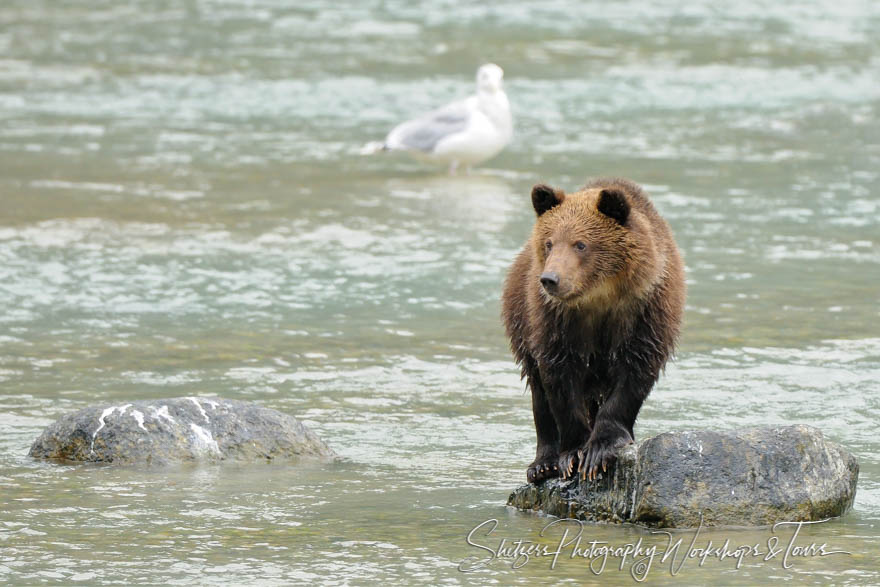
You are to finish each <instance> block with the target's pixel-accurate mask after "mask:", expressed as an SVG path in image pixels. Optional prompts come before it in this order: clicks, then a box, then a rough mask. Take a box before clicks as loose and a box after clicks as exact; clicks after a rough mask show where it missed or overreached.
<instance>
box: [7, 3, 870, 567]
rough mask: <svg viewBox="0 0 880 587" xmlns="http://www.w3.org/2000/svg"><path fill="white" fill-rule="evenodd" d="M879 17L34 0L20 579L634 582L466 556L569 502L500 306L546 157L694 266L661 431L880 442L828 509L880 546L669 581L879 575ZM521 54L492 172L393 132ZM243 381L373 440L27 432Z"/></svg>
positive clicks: (19, 472) (22, 9)
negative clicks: (546, 477) (133, 464)
mask: <svg viewBox="0 0 880 587" xmlns="http://www.w3.org/2000/svg"><path fill="white" fill-rule="evenodd" d="M878 49H880V8H878V5H877V4H876V3H871V2H869V1H868V0H852V1H847V0H836V1H834V2H831V1H817V2H811V3H809V4H807V5H803V6H796V7H794V6H785V5H784V3H782V4H780V3H768V2H760V1H756V0H749V1H745V2H740V3H736V5H735V6H734V5H730V6H727V5H721V4H713V3H703V4H700V3H697V4H695V3H693V2H675V1H671V0H668V1H664V2H652V3H647V2H623V3H617V4H607V3H599V2H582V3H577V4H573V3H572V4H570V3H564V2H545V3H540V4H539V5H532V4H529V3H524V2H506V3H496V4H494V5H493V6H492V7H488V6H485V7H477V6H470V5H466V4H465V3H458V2H446V3H442V4H436V3H427V2H426V3H421V4H419V3H407V2H357V3H355V2H342V3H339V2H337V3H332V2H326V1H314V2H297V3H295V4H293V5H290V4H288V3H285V2H281V1H280V0H256V1H248V2H245V1H243V0H225V1H220V0H217V1H208V0H204V1H195V0H193V1H186V2H146V1H139V2H128V3H117V2H109V1H106V0H99V1H95V2H48V1H45V0H44V1H39V0H37V1H35V0H28V1H23V0H7V1H6V2H4V3H3V5H2V6H0V307H2V308H3V310H2V312H0V324H2V326H0V430H2V432H3V434H2V435H0V504H2V509H0V581H8V582H10V583H28V584H30V583H36V582H41V581H48V582H52V581H62V582H65V583H75V582H82V583H92V582H121V583H134V582H148V583H167V584H181V583H218V584H236V583H238V584H240V583H243V582H260V583H263V584H289V583H302V582H320V583H326V584H343V583H372V582H386V583H387V582H390V583H407V582H414V583H415V582H422V583H431V584H440V583H467V582H475V583H480V584H484V583H491V582H498V583H502V584H507V583H514V582H522V583H530V582H533V581H535V580H536V579H547V578H551V579H553V580H557V581H570V582H573V583H576V582H584V581H586V582H589V581H591V580H599V579H601V580H603V581H610V582H619V583H621V584H626V583H630V582H631V581H632V579H631V578H630V576H629V574H628V573H629V568H628V567H626V568H624V569H623V570H622V571H621V570H618V568H617V567H616V566H614V565H610V566H613V568H608V569H606V570H605V571H604V572H603V573H602V576H601V577H596V576H594V575H592V574H591V573H590V571H589V569H588V567H587V566H586V564H585V563H584V562H582V561H578V560H565V561H561V562H560V564H559V565H558V566H557V567H556V568H555V569H553V570H551V569H550V568H549V565H548V564H547V562H546V561H532V562H530V563H529V564H528V565H526V566H524V567H522V568H520V569H516V570H514V569H512V568H511V566H510V564H509V563H505V562H502V561H496V562H494V563H493V564H492V565H490V566H489V568H488V569H483V570H480V571H479V572H477V573H476V574H474V575H465V574H462V573H460V572H459V571H458V569H457V565H458V564H459V562H460V561H462V560H463V559H464V558H465V557H468V556H471V555H475V554H477V555H478V554H481V552H480V551H478V550H476V549H474V548H473V547H469V546H468V545H467V544H466V543H465V536H466V535H467V533H468V531H469V530H470V529H471V528H473V527H474V526H475V525H477V524H478V523H480V522H482V521H484V520H487V519H492V518H496V519H498V520H499V527H498V530H497V531H496V533H495V534H493V537H499V538H500V537H502V536H504V537H508V538H512V539H516V538H523V539H527V540H530V539H532V540H536V539H537V535H538V533H539V532H540V530H541V528H542V527H543V526H544V525H545V524H546V523H547V521H548V520H547V519H546V518H541V517H536V516H531V515H525V514H521V513H517V512H512V511H509V510H507V509H506V508H505V507H504V505H503V504H504V502H505V500H506V497H507V494H508V493H509V491H510V490H512V489H513V488H514V487H515V486H516V485H517V484H519V483H520V482H521V481H522V480H523V479H524V469H525V465H526V464H527V463H528V462H529V461H530V459H531V456H532V453H533V450H534V449H533V437H534V430H533V426H532V423H531V413H530V401H529V398H528V395H526V394H524V393H523V385H522V384H521V382H520V381H519V378H518V375H517V369H516V367H515V366H514V365H513V363H512V361H511V359H510V355H509V353H508V350H507V343H506V341H505V339H504V336H503V332H502V329H501V326H500V321H499V317H498V314H499V301H498V298H499V295H500V287H501V282H502V279H503V276H504V272H505V270H506V268H507V266H508V265H509V264H510V262H511V260H512V258H513V256H514V255H515V253H516V251H517V250H518V248H519V247H520V246H521V244H522V242H523V241H524V239H525V238H526V236H527V235H528V232H529V230H530V226H531V222H532V216H533V214H532V212H531V210H530V204H529V200H528V193H529V188H530V186H531V185H532V184H533V183H535V182H537V181H546V182H549V183H552V184H554V185H559V186H560V187H564V188H574V187H577V186H578V185H579V184H581V183H583V182H584V181H585V180H586V179H587V178H588V177H591V176H598V175H623V176H627V177H630V178H632V179H634V180H636V181H638V182H640V183H642V184H643V185H645V186H646V187H647V188H648V190H649V192H650V193H651V194H652V196H653V198H654V200H655V202H656V204H657V206H658V207H659V209H660V210H661V212H662V213H663V214H664V215H665V216H666V217H667V218H668V219H669V221H670V223H671V224H672V227H673V229H674V230H675V233H676V236H677V239H678V241H679V243H680V246H681V248H682V250H683V252H684V254H685V259H686V264H687V269H688V280H689V288H690V297H689V302H688V309H687V315H686V327H685V331H684V336H683V339H682V341H681V345H680V351H679V355H678V360H677V361H676V362H675V363H674V364H673V365H671V366H670V367H669V368H668V369H667V372H666V376H665V377H664V378H663V379H662V380H661V382H660V384H659V385H658V387H657V388H656V389H655V390H654V392H653V394H652V395H651V397H650V398H649V400H648V401H647V403H646V404H645V407H644V409H643V411H642V414H641V417H640V420H639V424H638V427H637V435H638V436H640V437H645V436H649V435H652V434H656V433H659V432H662V431H666V430H681V429H688V428H731V427H738V426H751V425H775V424H783V423H790V422H803V423H807V424H811V425H814V426H817V427H819V428H821V429H822V430H823V431H824V432H825V434H826V435H827V436H828V437H830V438H832V439H834V440H836V441H838V442H841V443H842V444H844V445H845V446H846V447H847V448H849V449H850V450H851V451H852V452H853V453H855V454H856V455H857V456H858V458H859V460H860V463H861V475H860V479H859V488H858V494H857V497H856V503H855V508H854V510H853V511H852V512H851V513H850V514H848V515H847V516H845V517H844V518H843V519H841V520H834V521H831V522H828V523H826V524H823V525H820V526H818V527H813V528H809V529H805V530H804V533H803V536H805V537H806V538H803V539H802V540H803V541H804V542H805V543H809V542H811V541H812V542H817V543H822V542H827V543H828V545H829V546H830V547H832V548H833V549H838V550H846V551H849V552H851V553H852V554H851V555H834V556H829V557H824V558H807V559H804V560H798V561H796V562H795V564H794V565H793V567H792V568H790V569H784V568H783V567H782V565H781V563H780V562H779V561H778V560H771V561H766V562H765V561H761V560H747V561H746V563H745V564H744V565H743V568H740V569H738V570H737V569H735V563H734V562H731V561H730V560H727V561H717V560H709V561H707V562H706V563H705V564H704V565H703V566H702V567H699V566H698V564H697V563H698V561H690V562H688V564H687V565H686V566H685V568H684V569H683V570H682V571H681V573H680V574H679V575H677V576H675V577H673V576H672V575H671V573H670V571H669V569H668V565H665V566H663V567H662V568H661V567H660V566H659V565H657V566H656V567H655V568H654V569H653V570H652V571H651V575H650V578H651V579H653V580H654V581H657V582H661V583H663V582H666V583H677V582H681V581H686V582H692V583H694V582H696V583H701V582H709V581H711V582H712V583H713V584H754V583H756V582H763V581H770V580H792V581H794V582H796V583H815V584H826V583H827V582H829V581H833V582H837V583H838V584H871V583H878V582H880V571H878V564H877V561H878V554H877V551H876V544H877V540H878V537H880V530H878V526H880V458H878V454H880V441H878V440H877V436H876V430H877V421H878V419H880V389H878V383H877V382H878V381H880V338H878V336H880V305H878V302H880V294H878V292H880V236H878V235H880V204H878V202H880V200H878V187H880V171H878V170H880V123H878V118H880V84H878V83H877V79H878V72H880V51H878ZM489 60H492V61H495V62H497V63H499V64H500V65H502V67H504V68H505V72H506V80H507V90H508V94H509V96H510V99H511V103H512V108H513V110H514V115H515V118H516V136H515V139H514V142H513V144H512V145H511V146H510V147H509V148H508V149H507V150H506V151H505V152H504V153H502V154H501V155H500V156H499V157H497V158H496V159H495V160H493V161H491V162H490V163H489V164H488V165H487V166H485V167H484V168H483V169H480V170H478V171H477V172H476V173H474V174H473V175H471V176H460V177H454V178H450V177H447V176H445V175H444V174H443V173H442V172H441V171H438V170H433V169H431V168H426V167H423V166H421V165H419V164H417V163H414V162H412V161H410V160H408V159H405V158H398V157H361V156H359V155H358V154H357V153H358V148H359V147H360V146H361V145H362V144H363V143H365V142H367V141H369V140H375V139H377V138H381V137H382V136H384V134H385V133H386V132H387V130H388V129H389V128H390V127H391V126H393V125H394V124H395V123H396V122H398V121H400V120H402V119H404V118H406V117H409V116H412V115H415V114H417V113H419V112H421V111H423V110H425V109H427V108H430V107H433V106H435V105H437V104H438V103H441V102H443V101H445V100H449V99H453V98H456V97H460V96H462V95H465V94H467V93H469V92H470V91H471V90H472V86H473V72H474V70H475V69H476V67H477V66H478V65H479V64H480V63H483V62H485V61H489ZM210 394H216V395H221V396H223V397H229V398H237V399H250V400H256V401H259V402H261V403H262V404H264V405H267V406H270V407H273V408H277V409H280V410H283V411H285V412H288V413H292V414H295V415H296V416H298V417H299V418H301V419H302V420H303V421H305V422H306V423H307V424H309V425H310V426H311V427H312V428H313V429H315V430H316V431H317V432H318V433H319V434H321V436H322V437H323V438H325V439H326V440H327V441H328V442H329V443H330V444H331V445H332V446H333V447H334V448H335V449H336V451H337V452H338V453H340V454H341V455H342V456H343V457H344V459H343V460H342V461H341V462H339V463H336V464H326V465H321V464H305V465H299V466H290V465H283V464H273V465H267V466H257V467H253V466H252V467H244V466H240V467H239V466H235V465H232V466H222V467H219V466H217V467H215V466H198V467H196V466H193V467H183V468H176V469H173V470H137V469H115V468H108V467H71V466H58V465H54V464H45V463H39V462H33V461H31V460H30V459H28V458H27V457H26V456H25V455H26V453H27V449H28V447H29V445H30V443H31V441H32V440H33V439H34V438H35V437H36V436H37V434H38V433H39V431H40V430H41V429H42V427H43V426H45V425H47V424H48V423H50V422H51V421H52V420H53V419H54V418H56V417H58V416H59V415H61V414H63V413H65V412H68V411H70V410H74V409H77V408H80V407H83V406H86V405H89V404H93V403H100V402H116V401H120V402H121V401H129V400H132V399H136V398H137V399H144V398H161V397H173V396H180V395H210ZM585 532H586V534H587V535H589V536H590V537H591V538H594V539H597V540H604V541H607V542H609V543H611V544H615V545H616V544H624V543H627V542H631V541H636V540H638V539H639V538H642V539H643V540H644V541H645V542H646V543H650V544H663V543H664V539H663V537H660V536H656V535H651V534H649V533H647V532H643V531H641V530H639V529H637V528H631V527H622V528H621V527H609V526H603V525H597V526H588V527H587V528H586V530H585ZM703 536H706V537H708V538H711V539H713V540H716V541H717V540H719V539H722V541H723V539H724V538H730V539H731V541H732V542H733V543H735V544H749V543H754V542H762V543H765V542H766V540H767V538H768V537H769V536H770V531H769V530H755V531H744V530H739V531H733V530H729V531H717V532H712V533H704V535H703ZM486 540H487V541H488V539H486ZM701 541H702V538H701Z"/></svg>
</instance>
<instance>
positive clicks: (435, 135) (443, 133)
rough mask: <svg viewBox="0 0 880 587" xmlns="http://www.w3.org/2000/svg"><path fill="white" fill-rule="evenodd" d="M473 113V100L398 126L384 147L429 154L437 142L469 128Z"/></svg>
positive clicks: (452, 104)
mask: <svg viewBox="0 0 880 587" xmlns="http://www.w3.org/2000/svg"><path fill="white" fill-rule="evenodd" d="M472 111H473V109H472V107H471V104H470V100H460V101H458V102H452V103H451V104H447V105H446V106H444V107H442V108H439V109H437V110H434V111H433V112H429V113H427V114H425V115H423V116H420V117H418V118H415V119H413V120H409V121H407V122H404V123H402V124H399V125H398V126H396V127H395V128H394V129H393V130H392V131H391V132H390V133H388V137H387V138H386V139H385V146H386V147H387V148H389V149H411V150H417V151H422V152H425V153H430V152H431V151H433V150H434V147H435V146H436V145H437V143H438V142H440V141H441V140H443V139H444V138H446V137H448V136H450V135H453V134H456V133H459V132H462V131H463V130H464V129H465V128H467V125H468V120H470V117H471V114H472Z"/></svg>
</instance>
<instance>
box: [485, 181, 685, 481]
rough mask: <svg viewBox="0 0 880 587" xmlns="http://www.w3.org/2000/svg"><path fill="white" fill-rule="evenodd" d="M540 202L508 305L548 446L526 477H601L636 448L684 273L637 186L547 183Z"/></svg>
mask: <svg viewBox="0 0 880 587" xmlns="http://www.w3.org/2000/svg"><path fill="white" fill-rule="evenodd" d="M532 200H533V205H534V206H535V210H536V212H537V213H538V218H537V221H536V222H535V227H534V230H533V231H532V236H531V238H530V239H529V241H528V242H527V243H526V245H525V247H524V248H523V250H522V251H521V252H520V254H519V256H518V257H517V258H516V260H515V261H514V263H513V266H512V267H511V269H510V272H509V274H508V277H507V280H506V282H505V286H504V295H503V300H502V301H503V310H502V315H503V319H504V325H505V328H506V331H507V335H508V336H509V337H510V341H511V348H512V350H513V354H514V357H515V359H516V361H517V363H519V364H520V366H521V367H522V375H523V377H524V378H525V379H526V380H527V382H528V385H529V388H530V389H531V392H532V408H533V412H534V417H535V429H536V432H537V437H538V443H537V444H538V446H537V450H536V456H535V461H534V462H533V463H532V464H531V465H529V467H528V470H527V474H526V477H527V479H528V480H529V481H530V482H536V481H540V480H542V479H546V478H548V477H555V476H557V475H562V476H563V477H568V476H571V475H573V474H575V473H576V472H580V473H581V475H583V476H584V477H590V478H592V477H594V476H596V475H597V474H598V472H599V468H600V467H601V468H602V469H603V470H604V469H605V468H606V467H607V465H609V464H610V463H611V462H613V460H614V455H615V453H616V450H617V448H619V447H620V446H622V445H624V444H627V443H629V442H632V441H633V425H634V423H635V419H636V416H637V415H638V412H639V409H640V408H641V406H642V403H643V402H644V400H645V398H646V397H647V396H648V394H649V393H650V391H651V388H652V387H653V385H654V383H655V382H656V381H657V378H658V377H659V375H660V371H661V370H662V369H663V367H664V365H665V364H666V361H667V359H668V358H669V357H670V356H671V355H672V352H673V349H674V346H675V342H676V339H677V338H678V334H679V329H680V325H681V318H682V313H683V310H684V300H685V293H686V291H685V290H686V288H685V282H684V267H683V264H682V261H681V256H680V254H679V252H678V248H677V247H676V245H675V241H674V239H673V236H672V232H671V231H670V229H669V226H668V225H667V224H666V221H664V220H663V219H662V218H661V217H660V215H659V214H658V213H657V211H656V210H655V209H654V206H653V205H652V204H651V202H650V201H649V200H648V198H647V197H646V196H645V194H644V193H643V192H642V189H641V188H640V187H639V186H638V185H636V184H634V183H632V182H630V181H628V180H625V179H598V180H594V181H592V182H590V183H588V184H587V185H586V186H585V187H584V188H582V189H581V190H579V191H577V192H575V193H572V194H564V193H563V192H562V191H561V190H553V189H552V188H549V187H547V186H542V185H538V186H535V188H534V189H533V191H532ZM548 241H549V242H550V244H551V248H549V249H548V247H547V243H548ZM579 242H580V243H583V244H584V245H585V250H583V251H580V250H578V248H577V246H576V245H577V243H579ZM545 272H553V273H555V274H556V275H557V276H558V278H559V283H558V289H557V290H555V294H556V295H551V294H549V293H548V292H547V291H546V290H545V288H544V287H543V286H542V284H541V282H540V278H541V276H542V274H546V273H545Z"/></svg>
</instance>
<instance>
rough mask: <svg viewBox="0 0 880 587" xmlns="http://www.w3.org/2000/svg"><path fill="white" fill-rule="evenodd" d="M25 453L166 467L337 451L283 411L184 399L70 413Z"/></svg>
mask: <svg viewBox="0 0 880 587" xmlns="http://www.w3.org/2000/svg"><path fill="white" fill-rule="evenodd" d="M28 454H29V455H30V456H32V457H36V458H42V459H58V460H63V461H68V462H95V463H154V464H165V463H172V462H179V461H193V460H224V459H235V460H256V459H274V458H292V457H300V456H312V457H332V456H333V451H332V450H330V448H329V447H328V446H327V445H326V444H324V442H323V441H322V440H321V439H320V438H318V437H317V436H316V435H315V434H314V433H313V432H312V431H311V430H309V429H308V428H306V427H305V426H303V425H302V424H300V423H299V422H298V421H297V420H296V419H295V418H293V417H292V416H288V415H286V414H282V413H281V412H278V411H275V410H270V409H268V408H264V407H262V406H259V405H257V404H254V403H250V402H242V401H235V400H225V399H219V398H204V397H183V398H174V399H163V400H152V401H134V402H130V403H124V404H117V405H104V406H92V407H89V408H84V409H82V410H79V411H78V412H74V413H71V414H67V415H65V416H62V417H61V418H59V419H58V421H56V422H55V423H54V424H51V425H50V426H49V427H48V428H46V429H45V430H44V431H43V433H42V434H41V435H40V437H39V438H37V440H36V441H34V444H33V445H32V446H31V450H30V452H29V453H28Z"/></svg>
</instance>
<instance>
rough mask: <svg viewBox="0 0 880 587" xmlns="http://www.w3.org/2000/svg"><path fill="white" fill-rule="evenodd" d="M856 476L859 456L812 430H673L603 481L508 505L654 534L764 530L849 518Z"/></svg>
mask: <svg viewBox="0 0 880 587" xmlns="http://www.w3.org/2000/svg"><path fill="white" fill-rule="evenodd" d="M858 477H859V464H858V461H857V460H856V458H855V457H854V456H853V455H852V454H850V453H849V452H847V451H846V449H844V448H843V447H841V446H840V445H838V444H836V443H834V442H831V441H830V440H826V439H825V437H824V436H823V435H822V432H820V431H819V430H817V429H815V428H812V427H810V426H804V425H793V426H784V427H780V428H744V429H739V430H734V431H727V432H714V431H711V430H701V431H694V432H667V433H665V434H660V435H659V436H655V437H653V438H649V439H647V440H644V441H642V442H641V443H640V444H638V445H632V444H631V445H629V446H626V447H624V448H622V449H621V450H620V451H619V452H618V460H617V463H616V465H614V466H613V467H611V468H610V469H609V470H608V471H607V473H603V474H601V475H600V478H599V479H598V480H595V481H592V482H590V481H580V482H579V481H577V480H571V481H562V480H560V479H552V480H548V481H545V482H544V483H541V484H538V485H533V484H528V485H523V486H521V487H520V488H519V489H517V490H516V491H514V492H513V493H512V494H511V495H510V497H509V498H508V501H507V504H508V505H511V506H514V507H516V508H519V509H522V510H532V511H540V512H543V513H546V514H551V515H554V516H559V517H563V518H578V519H582V520H593V521H606V522H618V523H619V522H630V523H633V524H639V525H642V526H649V527H655V528H657V527H659V528H694V527H697V526H699V525H700V524H704V525H706V526H764V525H770V524H774V523H775V522H781V521H785V522H799V521H815V520H824V519H826V518H832V517H835V516H841V515H843V514H844V513H845V512H846V511H847V510H849V509H850V508H851V507H852V504H853V499H854V498H855V494H856V482H857V480H858Z"/></svg>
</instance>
